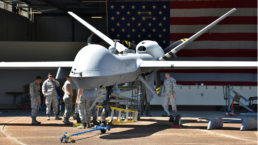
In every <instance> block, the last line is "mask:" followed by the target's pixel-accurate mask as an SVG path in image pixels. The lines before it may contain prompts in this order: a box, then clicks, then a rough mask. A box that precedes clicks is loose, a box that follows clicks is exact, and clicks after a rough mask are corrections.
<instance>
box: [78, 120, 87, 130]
mask: <svg viewBox="0 0 258 145" xmlns="http://www.w3.org/2000/svg"><path fill="white" fill-rule="evenodd" d="M85 127H86V124H85V122H82V125H81V126H77V128H78V129H85Z"/></svg>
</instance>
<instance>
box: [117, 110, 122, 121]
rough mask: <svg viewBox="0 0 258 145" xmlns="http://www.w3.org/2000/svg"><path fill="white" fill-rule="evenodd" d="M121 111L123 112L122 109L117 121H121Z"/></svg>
mask: <svg viewBox="0 0 258 145" xmlns="http://www.w3.org/2000/svg"><path fill="white" fill-rule="evenodd" d="M121 113H122V110H119V114H118V119H117V121H120V120H121Z"/></svg>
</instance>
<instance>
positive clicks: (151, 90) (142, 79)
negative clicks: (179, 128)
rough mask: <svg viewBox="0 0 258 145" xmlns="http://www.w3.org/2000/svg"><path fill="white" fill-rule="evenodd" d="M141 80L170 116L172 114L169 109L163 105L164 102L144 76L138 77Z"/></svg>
mask: <svg viewBox="0 0 258 145" xmlns="http://www.w3.org/2000/svg"><path fill="white" fill-rule="evenodd" d="M138 78H139V80H140V81H141V82H142V83H143V84H144V85H145V86H146V87H147V88H148V89H149V91H150V92H151V93H152V94H153V95H154V96H155V97H156V98H157V99H158V100H159V102H160V104H161V105H162V106H163V108H164V109H165V111H166V112H167V114H168V116H170V113H169V111H168V109H167V108H166V107H165V105H164V104H163V102H162V101H161V100H160V99H159V96H158V95H157V94H156V93H155V92H154V91H153V89H152V88H151V87H150V86H149V85H148V84H147V82H146V81H145V80H144V78H143V77H142V76H139V77H138Z"/></svg>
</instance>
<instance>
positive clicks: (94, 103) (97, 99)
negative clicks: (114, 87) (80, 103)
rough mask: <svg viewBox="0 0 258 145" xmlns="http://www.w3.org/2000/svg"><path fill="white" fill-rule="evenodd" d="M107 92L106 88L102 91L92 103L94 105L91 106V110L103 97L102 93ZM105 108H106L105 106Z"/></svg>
mask: <svg viewBox="0 0 258 145" xmlns="http://www.w3.org/2000/svg"><path fill="white" fill-rule="evenodd" d="M105 92H106V90H104V91H102V92H101V93H100V94H99V95H98V97H97V98H96V99H95V100H94V102H93V103H92V105H91V106H90V111H91V110H92V108H93V107H94V106H95V105H96V103H97V102H98V101H99V99H100V98H101V97H102V95H103V94H104V93H105ZM103 109H104V108H103Z"/></svg>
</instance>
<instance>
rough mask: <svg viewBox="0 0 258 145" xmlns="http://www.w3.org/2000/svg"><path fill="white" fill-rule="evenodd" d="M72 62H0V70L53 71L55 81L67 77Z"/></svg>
mask: <svg viewBox="0 0 258 145" xmlns="http://www.w3.org/2000/svg"><path fill="white" fill-rule="evenodd" d="M72 66H73V61H53V62H50V61H49V62H0V69H55V70H58V71H57V74H56V79H61V78H65V77H67V76H69V73H70V71H71V68H72Z"/></svg>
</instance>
